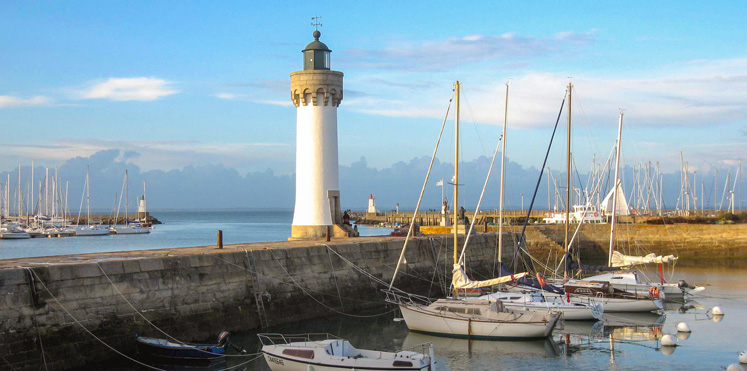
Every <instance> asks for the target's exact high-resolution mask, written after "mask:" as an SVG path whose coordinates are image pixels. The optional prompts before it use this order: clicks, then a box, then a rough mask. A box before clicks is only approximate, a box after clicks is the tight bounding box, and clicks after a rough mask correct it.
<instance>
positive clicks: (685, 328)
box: [677, 322, 692, 332]
mask: <svg viewBox="0 0 747 371" xmlns="http://www.w3.org/2000/svg"><path fill="white" fill-rule="evenodd" d="M677 331H679V332H692V331H691V330H690V326H689V325H688V324H687V322H680V323H678V324H677Z"/></svg>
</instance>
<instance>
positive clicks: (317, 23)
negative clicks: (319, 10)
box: [311, 15, 322, 31]
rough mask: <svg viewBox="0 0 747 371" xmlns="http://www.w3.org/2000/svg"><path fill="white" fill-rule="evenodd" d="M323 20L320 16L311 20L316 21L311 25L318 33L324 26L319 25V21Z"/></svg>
mask: <svg viewBox="0 0 747 371" xmlns="http://www.w3.org/2000/svg"><path fill="white" fill-rule="evenodd" d="M321 18H322V16H320V15H318V16H316V17H311V20H312V21H314V22H312V23H311V25H312V26H314V29H315V30H316V31H319V26H321V25H322V24H321V23H319V20H320V19H321Z"/></svg>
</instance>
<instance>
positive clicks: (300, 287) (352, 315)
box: [267, 249, 397, 318]
mask: <svg viewBox="0 0 747 371" xmlns="http://www.w3.org/2000/svg"><path fill="white" fill-rule="evenodd" d="M267 251H269V252H270V254H271V255H272V258H273V259H275V261H277V263H278V265H279V266H280V268H281V269H282V270H283V272H285V274H286V275H288V278H290V279H291V281H293V283H294V284H295V285H296V287H298V288H299V289H300V290H301V292H303V293H304V295H306V296H308V297H310V298H311V299H312V300H314V301H315V302H317V303H319V305H321V306H323V307H325V308H327V309H329V310H331V311H333V312H335V313H337V314H342V315H344V316H349V317H355V318H371V317H380V316H383V315H386V314H389V313H392V312H394V311H395V310H397V308H394V309H392V310H390V311H387V312H384V313H379V314H373V315H359V314H350V313H345V312H341V311H339V310H337V309H335V308H332V307H330V306H328V305H326V304H324V303H323V302H321V301H320V300H319V299H317V298H315V297H314V296H313V295H311V294H309V293H308V292H307V291H306V289H304V288H303V287H302V286H301V285H299V284H298V282H296V279H295V278H293V276H291V274H290V273H289V272H288V271H287V270H286V269H285V267H284V266H283V264H281V263H280V260H279V259H278V258H277V257H275V253H274V252H272V249H267Z"/></svg>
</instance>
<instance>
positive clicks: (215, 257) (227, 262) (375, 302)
mask: <svg viewBox="0 0 747 371" xmlns="http://www.w3.org/2000/svg"><path fill="white" fill-rule="evenodd" d="M244 252H247V251H246V250H244ZM213 255H214V254H206V256H209V257H212V258H214V259H217V260H220V261H222V262H223V263H226V264H228V265H231V266H234V267H236V268H238V269H241V270H244V271H247V272H249V273H250V274H254V275H256V276H257V277H259V276H262V277H264V278H265V279H268V280H270V281H274V282H276V283H281V284H284V285H289V286H295V285H293V284H292V283H288V282H285V281H283V280H280V279H277V278H273V277H270V276H267V275H264V274H260V273H259V272H256V271H252V270H250V269H246V268H245V267H242V266H240V265H238V264H234V263H232V262H230V261H228V260H225V259H221V258H219V257H217V256H213ZM306 291H308V292H312V293H315V294H319V295H324V296H333V295H330V294H327V293H325V292H321V291H314V290H310V289H306ZM343 298H344V299H346V300H349V301H358V302H361V303H371V304H378V303H380V302H378V301H371V300H363V299H356V298H351V297H346V296H343Z"/></svg>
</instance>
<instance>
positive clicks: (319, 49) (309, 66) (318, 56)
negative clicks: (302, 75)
mask: <svg viewBox="0 0 747 371" xmlns="http://www.w3.org/2000/svg"><path fill="white" fill-rule="evenodd" d="M313 36H314V41H312V42H310V43H309V45H306V48H305V49H304V50H303V69H304V70H329V69H330V58H329V54H330V53H331V52H332V50H330V49H329V48H328V47H327V45H326V44H324V43H323V42H321V41H319V37H320V36H322V33H321V32H319V30H316V31H314V33H313Z"/></svg>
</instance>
